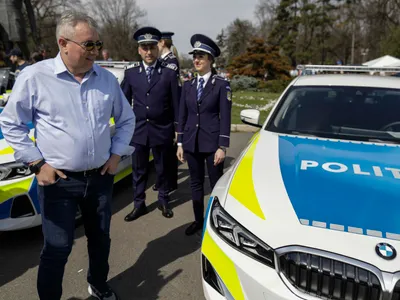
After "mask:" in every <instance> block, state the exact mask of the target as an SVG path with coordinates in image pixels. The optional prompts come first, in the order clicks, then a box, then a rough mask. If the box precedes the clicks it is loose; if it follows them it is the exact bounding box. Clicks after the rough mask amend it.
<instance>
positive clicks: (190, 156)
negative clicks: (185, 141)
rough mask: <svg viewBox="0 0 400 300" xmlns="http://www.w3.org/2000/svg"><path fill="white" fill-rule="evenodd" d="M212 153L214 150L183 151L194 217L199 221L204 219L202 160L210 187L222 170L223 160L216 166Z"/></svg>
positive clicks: (203, 173)
mask: <svg viewBox="0 0 400 300" xmlns="http://www.w3.org/2000/svg"><path fill="white" fill-rule="evenodd" d="M214 155H215V152H212V153H201V152H196V153H191V152H185V158H186V160H187V163H188V166H189V173H190V187H191V190H192V199H193V211H194V218H195V221H196V222H200V223H203V220H204V176H205V166H204V162H205V163H206V164H207V171H208V177H209V180H210V186H211V189H213V188H214V186H215V184H216V183H217V181H218V179H220V178H221V176H222V175H223V171H224V163H223V162H222V163H220V164H219V165H217V166H214Z"/></svg>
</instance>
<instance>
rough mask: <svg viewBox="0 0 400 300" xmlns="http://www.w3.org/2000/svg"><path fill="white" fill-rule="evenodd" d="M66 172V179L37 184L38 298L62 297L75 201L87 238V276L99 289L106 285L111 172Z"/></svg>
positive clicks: (43, 299) (75, 208)
mask: <svg viewBox="0 0 400 300" xmlns="http://www.w3.org/2000/svg"><path fill="white" fill-rule="evenodd" d="M66 175H67V176H68V178H67V179H58V181H57V182H56V183H55V184H52V185H50V186H44V187H43V186H39V187H38V195H39V201H40V208H41V212H42V230H43V235H44V247H43V250H42V253H41V256H40V264H39V273H38V280H37V288H38V293H39V297H40V299H41V300H58V299H60V298H61V294H62V280H63V276H64V267H65V264H66V263H67V260H68V256H69V254H70V252H71V249H72V245H73V241H74V232H75V217H76V213H77V208H78V205H79V207H80V209H81V211H82V218H83V224H84V227H85V235H86V237H87V241H88V252H89V270H88V274H87V280H88V282H89V283H90V284H92V285H93V286H95V287H96V288H97V289H99V290H104V289H105V288H106V281H107V276H108V271H109V265H108V256H109V252H110V221H111V198H112V191H113V183H114V176H112V175H109V174H106V175H101V174H100V173H96V174H93V175H91V176H90V177H85V176H83V174H70V173H66Z"/></svg>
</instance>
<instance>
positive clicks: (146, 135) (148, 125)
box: [121, 27, 180, 222]
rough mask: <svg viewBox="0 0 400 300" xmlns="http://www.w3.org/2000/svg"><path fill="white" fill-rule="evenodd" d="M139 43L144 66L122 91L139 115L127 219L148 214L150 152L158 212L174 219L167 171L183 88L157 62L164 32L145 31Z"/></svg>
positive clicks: (129, 72)
mask: <svg viewBox="0 0 400 300" xmlns="http://www.w3.org/2000/svg"><path fill="white" fill-rule="evenodd" d="M133 37H134V39H135V40H136V41H138V43H139V49H138V52H139V55H140V56H141V58H142V61H141V62H135V63H133V64H131V65H129V66H127V69H126V71H125V76H124V80H123V82H122V83H121V87H122V90H123V91H124V93H125V96H126V98H127V99H128V101H129V103H130V104H133V110H134V112H135V115H136V129H135V134H134V135H133V138H132V146H134V147H135V152H134V153H133V155H132V179H133V191H134V194H133V202H134V208H133V210H132V211H131V212H130V213H129V214H128V215H127V216H126V217H125V221H126V222H131V221H133V220H136V219H137V218H139V217H141V216H142V215H144V214H146V213H147V206H146V203H145V200H146V186H147V178H148V172H149V170H148V164H149V154H150V149H151V151H152V154H153V157H154V164H155V167H156V172H157V176H158V178H159V186H158V208H159V209H160V210H161V212H162V215H163V216H164V217H165V218H172V217H173V212H172V209H171V208H170V206H169V203H168V202H169V194H168V181H167V174H168V173H167V168H168V166H169V164H168V163H167V161H168V160H169V159H170V156H169V153H170V151H171V150H170V149H171V147H172V146H173V139H174V136H175V132H176V129H175V127H176V126H177V122H178V111H179V105H178V104H179V97H180V87H179V81H178V77H177V75H176V71H177V68H176V66H173V65H171V64H166V63H164V62H161V61H160V60H158V51H159V50H158V46H157V44H158V42H159V40H160V39H161V32H160V31H159V30H158V29H156V28H154V27H143V28H141V29H139V30H137V31H136V32H135V34H134V36H133Z"/></svg>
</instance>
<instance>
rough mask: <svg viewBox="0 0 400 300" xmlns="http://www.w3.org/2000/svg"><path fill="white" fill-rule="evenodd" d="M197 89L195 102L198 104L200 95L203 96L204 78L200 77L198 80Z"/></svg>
mask: <svg viewBox="0 0 400 300" xmlns="http://www.w3.org/2000/svg"><path fill="white" fill-rule="evenodd" d="M199 83H200V84H199V87H198V88H197V102H200V98H201V94H203V84H204V78H203V77H200V79H199Z"/></svg>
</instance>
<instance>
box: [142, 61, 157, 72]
mask: <svg viewBox="0 0 400 300" xmlns="http://www.w3.org/2000/svg"><path fill="white" fill-rule="evenodd" d="M156 65H157V61H155V62H154V64H152V65H151V66H149V65H148V64H146V63H145V61H143V66H144V70H145V72H147V68H149V67H152V68H153V69H152V70H151V75H153V73H154V70H155V69H156Z"/></svg>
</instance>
